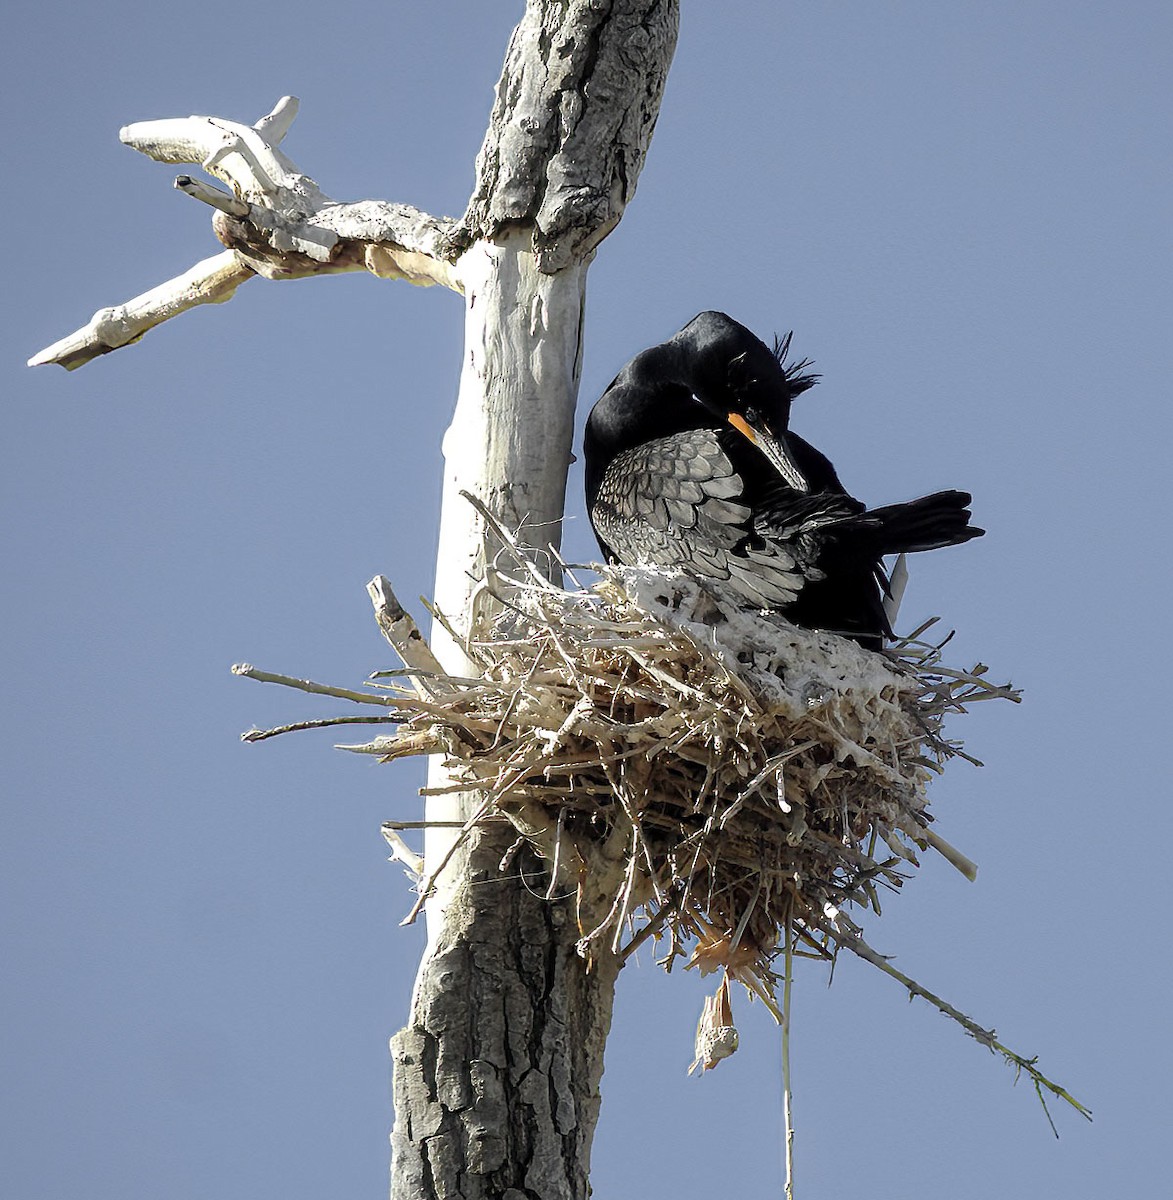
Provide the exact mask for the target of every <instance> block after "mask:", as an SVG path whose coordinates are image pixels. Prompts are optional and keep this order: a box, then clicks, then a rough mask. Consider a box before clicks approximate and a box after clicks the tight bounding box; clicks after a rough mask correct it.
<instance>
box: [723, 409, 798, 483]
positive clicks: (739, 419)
mask: <svg viewBox="0 0 1173 1200" xmlns="http://www.w3.org/2000/svg"><path fill="white" fill-rule="evenodd" d="M725 420H726V421H728V422H729V424H730V425H732V426H733V428H734V429H736V430H737V432H738V433H740V434H741V435H742V436H743V437H746V438H748V439H749V440H750V441H751V442H753V444H754V445H755V446H757V448H758V449H759V450H760V451H761V452H762V453H763V454H764V455H765V456H766V458H768V459H769V460H770V465H771V466H772V467H773V468H774V470H775V471H777V472H778V474H779V475H781V477H782V478H783V479H784V480H785V482H786V483H787V485H788V486H789V487H792V488H794V489H795V490H796V491H799V492H809V491H810V484H809V483H808V482H807V480H806V476H805V475H803V473H802V472H801V471H800V470H799V469H798V465H797V464H796V463H795V461H794V458H793V456H792V455H791V453H790V447H789V446H788V445H787V444H786V439H785V437H779V436H778V435H777V434H775V433H772V432H771V431H770V430H769V429H768V428H767V426H766V423H765V421H763V420H762V419H761V418H760V417H758V416H757V415H756V414H753V413H751V414H750V415H749V416H748V417H746V416H745V415H743V414H742V413H739V412H729V413H726V414H725Z"/></svg>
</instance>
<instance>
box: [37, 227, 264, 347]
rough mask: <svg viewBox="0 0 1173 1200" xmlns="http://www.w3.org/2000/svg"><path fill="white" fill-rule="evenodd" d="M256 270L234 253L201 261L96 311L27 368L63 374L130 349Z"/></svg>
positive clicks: (218, 300)
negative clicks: (54, 367) (54, 368)
mask: <svg viewBox="0 0 1173 1200" xmlns="http://www.w3.org/2000/svg"><path fill="white" fill-rule="evenodd" d="M255 275H256V272H255V271H254V270H253V269H252V267H250V266H249V265H248V263H246V262H245V261H244V260H243V259H242V258H241V257H240V256H239V255H238V254H237V253H236V252H235V251H234V250H225V251H224V252H223V253H221V254H216V255H213V256H212V257H211V258H205V259H204V260H203V262H198V263H196V265H195V266H194V267H192V268H191V269H190V270H188V271H185V272H184V273H183V274H182V275H178V276H176V278H174V279H169V280H167V282H166V283H161V284H159V286H158V287H153V288H151V290H150V291H149V292H143V294H142V295H141V296H135V298H134V299H133V300H128V301H127V302H126V303H125V304H116V305H114V306H113V307H112V308H100V309H98V311H97V312H96V313H94V315H93V317H91V318H90V322H89V324H88V325H84V326H83V327H82V328H81V329H78V330H77V331H76V332H74V333H71V334H69V336H68V337H64V338H62V339H61V340H60V341H59V342H54V343H53V345H51V346H46V347H45V349H44V350H42V351H41V352H40V353H39V354H34V355H33V357H32V358H30V359H29V361H28V365H29V366H30V367H39V366H42V365H44V364H45V363H58V364H60V365H61V366H63V367H64V368H65V369H66V370H67V371H74V370H76V369H77V368H78V367H82V366H85V364H86V363H88V362H89V361H90V360H91V359H95V358H97V357H99V356H100V355H102V354H109V353H110V351H111V350H117V349H119V348H120V347H122V346H129V345H130V344H131V343H132V342H137V341H138V339H139V338H141V337H142V336H143V334H144V333H146V332H147V330H148V329H153V328H154V327H155V326H156V325H161V324H162V323H163V322H164V321H169V320H170V319H171V318H172V317H177V316H179V314H180V313H183V312H187V310H188V309H189V308H195V307H197V306H198V305H200V304H222V303H223V302H224V301H225V300H228V299H230V298H231V296H232V294H233V293H234V292H235V291H236V289H237V288H238V287H239V286H240V285H241V284H242V283H244V282H245V281H246V280H249V279H252V278H254V276H255Z"/></svg>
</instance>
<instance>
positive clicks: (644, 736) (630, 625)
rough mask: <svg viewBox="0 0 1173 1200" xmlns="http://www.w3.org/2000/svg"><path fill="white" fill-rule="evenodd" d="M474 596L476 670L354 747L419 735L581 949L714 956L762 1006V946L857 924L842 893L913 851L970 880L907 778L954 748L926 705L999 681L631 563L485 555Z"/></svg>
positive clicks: (871, 890)
mask: <svg viewBox="0 0 1173 1200" xmlns="http://www.w3.org/2000/svg"><path fill="white" fill-rule="evenodd" d="M485 590H486V593H488V594H490V595H491V596H492V598H493V600H494V602H493V603H491V604H483V605H477V606H476V607H477V609H478V610H479V614H480V615H476V616H474V620H473V625H472V630H471V634H470V635H469V636H468V637H467V638H465V639H462V642H463V644H464V646H465V649H466V651H467V654H468V656H469V658H470V660H471V661H472V662H473V663H474V664H475V665H476V668H477V671H476V675H477V677H476V678H472V679H456V678H451V677H439V678H436V677H432V678H431V679H429V680H427V689H428V693H429V694H428V699H427V700H426V701H423V700H418V701H416V703H417V704H418V709H417V711H415V712H414V713H411V715H407V714H405V718H406V719H405V720H404V722H403V724H402V725H401V727H400V731H399V734H398V736H397V737H396V738H380V739H376V741H375V742H372V743H369V744H367V745H365V746H363V747H354V748H355V749H362V750H365V751H367V752H369V753H381V754H382V755H383V756H384V757H386V758H392V757H399V756H400V755H401V754H402V753H405V752H406V753H414V752H420V750H421V749H432V750H435V749H436V748H437V747H442V748H443V752H444V753H445V755H446V757H447V765H448V767H449V769H450V771H451V773H452V775H453V777H454V780H456V781H458V782H459V784H460V785H461V786H462V787H466V788H468V789H472V790H476V791H478V792H479V793H481V794H482V795H483V797H484V804H483V805H482V808H481V811H480V812H479V813H478V819H480V820H489V819H498V820H500V819H505V820H508V821H510V822H512V823H513V824H514V825H515V826H516V828H517V829H518V831H519V833H520V834H521V835H523V836H524V837H526V838H527V839H529V841H530V842H532V843H533V845H534V846H535V847H536V848H537V849H538V851H539V853H541V854H542V855H543V856H544V857H545V858H546V859H547V860H548V861H549V862H550V863H551V867H552V875H553V877H554V880H555V881H556V882H558V883H560V884H561V885H563V886H565V887H567V888H568V889H573V890H574V891H575V892H576V894H577V898H578V905H579V923H580V929H581V933H582V938H581V943H580V949H581V951H582V952H583V953H584V954H587V955H589V954H590V953H592V951H593V950H594V948H595V947H596V946H600V945H608V946H609V947H610V948H611V949H612V950H613V951H615V952H619V953H625V952H629V951H630V949H631V948H633V947H634V946H635V945H637V944H639V943H640V942H641V941H643V940H644V938H645V937H646V936H648V934H649V933H654V934H656V936H657V937H659V936H661V935H666V936H667V938H668V939H669V949H668V954H667V962H668V964H669V965H671V962H672V961H673V960H674V959H675V958H676V956H678V955H681V954H686V955H688V963H687V965H689V966H693V965H695V966H697V967H699V968H700V969H701V970H702V972H708V971H710V970H715V969H718V968H724V969H726V971H727V972H728V973H730V974H732V975H734V976H735V977H737V978H739V979H740V980H741V981H742V982H743V983H745V984H746V986H747V987H749V988H750V989H751V990H753V991H754V992H755V993H757V994H758V995H759V996H761V997H762V998H763V999H764V1000H766V1002H767V1003H768V1004H769V1005H770V1007H771V1008H772V1009H774V1008H775V1004H774V1002H773V997H774V993H775V984H776V983H777V979H778V976H777V975H776V974H775V972H774V969H773V963H774V960H775V959H776V957H777V956H778V955H779V953H780V952H781V951H783V950H786V949H787V947H788V946H789V950H790V951H791V952H794V953H804V954H817V955H828V954H829V953H830V951H831V949H832V945H831V943H832V942H834V941H835V935H836V933H845V934H858V932H859V926H858V925H856V924H855V923H854V922H853V921H852V920H851V918H850V917H849V916H847V915H846V914H845V913H844V907H845V906H846V905H848V904H858V905H863V906H865V907H868V908H871V909H873V910H874V911H876V912H877V913H878V912H879V911H880V900H879V893H880V890H881V889H882V888H889V889H898V888H899V887H900V886H901V885H902V883H903V881H904V879H905V878H906V877H907V875H908V873H909V872H910V871H911V870H912V869H913V868H915V867H916V866H917V865H918V857H917V855H918V852H920V851H924V850H926V849H928V848H930V847H932V848H934V849H936V850H938V851H940V852H942V853H944V854H945V855H946V857H948V858H949V859H950V861H952V862H953V863H954V865H956V866H958V867H959V868H960V869H962V870H963V871H965V872H966V873H967V874H971V875H972V873H973V871H974V868H973V866H972V864H971V863H969V862H968V860H966V859H965V858H964V857H963V856H961V855H959V854H958V853H957V852H956V851H954V850H953V849H952V847H950V846H949V845H948V844H947V843H945V842H944V841H943V840H942V839H940V838H939V837H937V836H936V834H935V833H934V832H933V831H932V830H931V828H930V825H931V821H932V816H931V814H930V813H929V811H928V797H927V793H926V785H927V784H928V782H929V780H930V779H931V778H932V777H933V775H935V774H937V773H939V772H940V770H941V769H942V767H943V765H944V764H945V763H946V762H947V761H948V760H949V759H950V758H952V757H954V756H958V755H961V756H963V757H968V756H965V755H964V754H963V751H962V750H961V748H960V746H959V745H958V744H957V743H955V742H951V741H949V740H948V739H947V738H946V737H945V735H944V732H943V729H942V725H943V721H944V719H945V717H946V715H947V714H949V713H956V712H962V711H964V710H965V708H966V706H967V705H968V704H969V703H971V702H973V701H976V700H979V699H987V698H990V697H1008V698H1012V699H1017V693H1015V692H1014V691H1013V689H1011V688H1009V687H999V686H994V685H992V684H990V683H988V682H987V681H986V680H985V678H984V672H985V668H984V667H982V666H980V665H979V666H977V667H975V668H973V670H971V671H968V672H965V671H956V670H953V669H951V668H947V667H945V666H944V665H943V664H942V663H941V661H940V650H939V648H938V647H935V646H933V645H931V644H929V643H927V642H925V641H922V640H919V634H921V633H923V632H924V631H923V630H921V631H918V637H917V638H913V639H908V640H905V641H903V642H901V643H899V645H897V646H896V647H895V648H894V649H893V650H891V651H888V652H886V653H884V654H878V653H874V652H871V651H867V650H863V649H861V648H860V647H859V646H857V645H856V644H855V643H854V642H851V641H848V640H845V639H843V638H840V637H837V636H834V635H832V634H828V633H822V632H815V631H811V630H806V629H800V628H798V627H796V626H794V625H791V624H790V623H789V622H787V621H785V620H784V619H782V618H780V617H778V616H776V615H773V614H769V613H751V612H745V611H740V610H724V609H722V607H721V606H720V603H719V601H718V599H717V598H716V597H715V596H714V595H712V594H711V593H710V592H708V591H707V590H705V589H704V588H703V587H702V586H701V585H699V584H698V583H697V582H695V581H693V580H691V579H688V578H676V577H671V576H666V575H664V574H660V573H657V572H651V571H647V570H633V569H625V568H607V569H603V570H601V571H600V580H599V582H598V583H597V584H595V585H594V586H593V587H591V588H589V589H588V588H584V587H575V588H574V589H572V590H564V589H562V588H560V587H556V586H554V585H552V584H550V583H549V582H548V581H547V580H546V579H545V578H544V577H542V576H541V575H540V574H539V573H537V572H536V571H528V572H524V573H520V574H519V575H514V576H510V575H508V574H506V573H504V572H502V571H501V570H496V571H492V572H490V574H489V578H488V581H487V583H486V584H485ZM441 619H443V618H442V617H441ZM399 702H400V703H402V704H404V705H405V706H406V707H407V708H408V709H410V708H411V707H413V698H412V697H411V696H410V695H408V694H407V693H406V689H404V694H403V696H402V697H401V699H400V701H399ZM970 761H973V760H970ZM431 865H432V864H429V866H431Z"/></svg>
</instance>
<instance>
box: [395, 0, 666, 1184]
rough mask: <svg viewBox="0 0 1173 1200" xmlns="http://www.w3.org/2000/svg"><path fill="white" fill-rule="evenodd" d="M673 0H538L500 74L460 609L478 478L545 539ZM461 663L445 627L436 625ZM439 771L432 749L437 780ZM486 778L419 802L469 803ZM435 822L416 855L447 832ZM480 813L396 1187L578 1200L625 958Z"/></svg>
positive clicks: (465, 421)
mask: <svg viewBox="0 0 1173 1200" xmlns="http://www.w3.org/2000/svg"><path fill="white" fill-rule="evenodd" d="M677 20H678V11H677V4H676V0H626V2H623V0H614V2H613V3H611V4H600V3H590V2H586V0H582V2H572V3H565V2H561V3H560V2H558V0H531V3H530V4H529V6H528V8H527V11H526V16H525V18H524V19H523V21H522V23H521V24H520V25H519V26H518V28H517V30H516V32H515V33H514V37H513V40H512V42H511V43H510V48H509V52H508V55H507V58H506V63H505V70H504V73H503V75H502V78H501V82H500V83H499V84H498V89H497V102H496V104H495V106H494V110H493V117H492V121H491V123H490V127H489V132H488V134H487V136H486V138H485V144H484V146H483V147H482V150H481V153H480V155H479V157H478V164H477V165H478V183H477V189H476V191H475V192H474V195H473V198H472V201H471V202H470V204H469V209H468V212H467V213H466V214H465V217H464V220H463V221H462V223H461V226H460V228H459V230H458V232H457V234H456V235H455V238H454V241H456V242H457V243H459V242H461V241H464V240H467V241H468V242H469V243H470V245H469V249H468V250H466V251H465V252H464V254H463V255H462V257H461V259H460V267H461V271H462V277H463V278H464V279H465V281H466V292H465V294H466V305H467V307H466V322H465V347H464V367H463V371H462V374H461V386H460V397H459V399H458V402H457V406H456V414H455V417H454V420H453V423H452V426H451V428H450V429H449V431H448V433H447V435H446V437H445V442H444V454H445V462H446V469H445V479H444V502H443V503H444V507H443V513H442V517H441V533H440V545H439V550H438V556H437V571H436V601H437V604H438V606H439V607H440V608H441V610H442V611H444V612H445V613H446V614H448V615H449V616H450V617H451V618H453V619H454V620H455V623H456V626H457V629H458V630H459V629H463V628H467V621H468V619H469V604H470V598H471V595H472V592H473V590H474V588H475V581H476V580H477V579H479V578H481V577H482V575H483V567H484V563H483V559H482V555H483V530H482V528H481V526H480V521H479V519H478V518H476V517H475V514H474V513H473V512H472V511H471V509H470V506H469V505H468V503H467V501H465V500H464V499H463V498H462V497H461V496H460V495H459V493H460V491H462V490H464V491H469V492H471V493H473V494H475V495H476V496H478V497H479V498H480V499H481V500H482V501H483V502H484V503H485V504H486V506H487V507H488V508H489V509H490V510H491V511H493V512H494V513H495V514H496V515H497V516H498V517H500V518H501V519H502V520H503V521H504V522H505V524H506V525H507V526H509V527H511V528H517V527H518V526H522V525H523V523H524V527H523V534H522V540H523V542H524V543H525V544H527V545H529V546H530V547H531V548H532V549H533V550H534V552H535V561H536V562H538V564H539V565H540V566H542V567H543V568H548V559H546V560H543V556H542V550H543V548H544V547H546V546H549V545H551V544H552V545H554V546H557V545H558V543H559V531H560V522H561V519H562V513H563V506H564V500H565V486H566V470H567V467H568V465H569V462H570V453H571V437H572V432H573V415H574V405H575V400H576V397H577V392H578V380H579V373H580V366H581V357H582V322H583V303H584V296H585V284H586V272H587V265H588V263H589V261H590V259H591V258H592V257H593V255H594V250H595V246H596V245H597V244H598V242H599V241H600V240H601V239H602V238H603V237H605V236H606V234H607V233H608V232H609V231H610V230H611V229H612V228H613V227H614V226H615V224H617V223H618V221H619V218H620V216H621V215H622V211H623V206H624V205H625V204H626V202H627V200H628V198H629V197H630V195H631V193H632V192H633V191H634V189H635V182H636V179H637V178H638V175H639V170H640V168H641V166H642V164H643V159H644V155H645V153H646V150H647V145H648V142H649V140H650V137H651V133H652V130H653V128H654V125H655V119H656V115H657V112H658V109H659V101H660V96H661V93H662V91H663V85H664V79H665V77H666V74H667V70H668V65H669V63H670V61H671V56H672V51H673V49H674V47H675V38H676V29H677ZM433 648H434V649H435V650H436V652H437V654H438V655H439V657H440V659H441V662H443V663H444V665H445V667H446V668H447V669H448V670H449V671H452V672H454V673H460V672H461V671H462V670H463V668H464V663H463V661H462V656H461V655H460V653H459V648H458V647H457V646H456V645H454V644H453V643H452V642H451V641H450V640H449V639H446V638H444V637H443V636H439V637H437V636H436V635H435V634H434V635H433ZM444 782H445V778H444V773H443V769H442V767H441V766H440V765H439V764H438V763H435V762H434V764H433V768H432V771H431V773H430V776H429V783H430V784H431V785H441V784H443V783H444ZM480 801H481V798H480V797H477V796H470V795H448V796H443V797H436V798H434V800H433V801H432V802H429V806H428V817H429V820H445V821H452V820H467V819H468V817H469V816H470V815H471V814H472V813H473V812H475V811H476V806H477V804H479V803H480ZM450 837H451V834H450V831H448V830H446V829H443V828H440V829H436V830H432V831H429V834H428V837H427V841H426V845H425V862H426V863H429V864H431V867H430V869H432V870H434V869H435V865H436V864H438V863H439V862H440V861H442V858H443V856H444V855H445V854H447V853H448V852H449V850H450V848H451V847H450ZM512 840H513V837H512V835H504V834H503V833H502V832H501V830H500V827H497V828H493V827H490V828H486V829H480V830H478V831H476V832H475V833H474V835H473V838H472V839H471V840H470V841H469V842H468V843H466V845H465V846H463V847H461V848H460V850H459V851H458V852H457V853H455V854H453V856H452V858H451V859H450V862H449V866H448V868H447V869H446V870H445V872H444V874H443V877H442V878H441V879H440V880H439V881H438V887H437V892H436V894H435V895H434V896H433V897H432V899H430V900H429V904H428V929H429V941H428V952H427V953H426V955H425V958H424V961H423V963H422V964H421V967H420V973H419V976H418V978H417V981H416V988H415V995H414V997H413V1003H412V1014H411V1020H410V1023H409V1024H408V1026H407V1028H406V1029H404V1030H403V1031H402V1032H400V1033H399V1034H398V1035H397V1036H396V1037H395V1038H394V1039H393V1041H392V1052H393V1055H394V1060H395V1131H394V1133H393V1135H392V1146H393V1168H392V1189H391V1195H392V1197H393V1200H431V1198H433V1197H435V1198H437V1200H439V1198H441V1197H443V1198H444V1200H454V1198H457V1197H459V1198H460V1200H474V1198H476V1200H480V1198H484V1200H488V1198H489V1197H507V1198H508V1200H535V1198H539V1197H540V1198H541V1200H580V1198H582V1200H585V1197H587V1196H588V1195H589V1194H590V1185H589V1182H588V1176H589V1167H590V1147H591V1140H592V1137H593V1134H594V1127H595V1122H596V1120H597V1117H598V1112H599V1103H600V1099H599V1081H600V1078H601V1076H602V1072H603V1049H604V1045H605V1042H606V1037H607V1032H608V1030H609V1028H610V1024H611V1010H612V1002H613V998H614V989H615V979H616V976H617V974H618V969H619V964H618V962H617V961H616V960H615V959H614V958H613V957H611V956H610V955H609V954H603V955H602V956H601V957H598V958H596V959H595V961H594V962H592V963H591V964H589V965H588V963H587V962H586V961H584V960H583V959H582V958H580V957H579V956H578V954H577V952H576V944H577V942H578V940H579V938H580V937H581V931H580V930H579V929H578V927H577V921H576V917H575V908H574V905H573V902H567V901H549V900H547V899H545V893H546V890H547V886H548V876H547V875H546V873H545V871H544V868H543V866H542V864H541V863H540V860H538V859H536V858H535V857H534V856H533V855H532V854H531V853H530V852H529V851H528V850H526V851H524V852H522V853H520V854H518V855H517V856H516V857H514V858H513V860H512V862H511V864H510V866H509V868H508V870H503V869H502V859H503V857H504V856H505V855H506V852H507V850H508V848H509V845H510V843H511V841H512Z"/></svg>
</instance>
